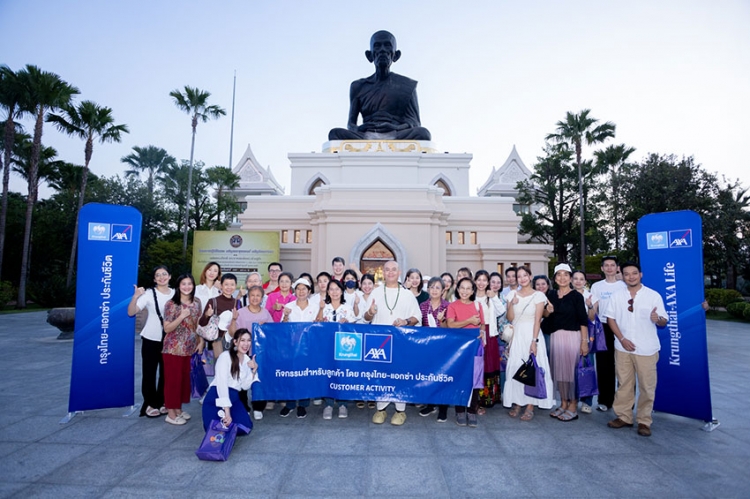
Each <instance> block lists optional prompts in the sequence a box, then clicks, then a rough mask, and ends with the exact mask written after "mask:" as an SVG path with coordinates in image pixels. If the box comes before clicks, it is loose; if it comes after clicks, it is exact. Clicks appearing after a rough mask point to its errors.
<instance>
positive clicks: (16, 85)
mask: <svg viewBox="0 0 750 499" xmlns="http://www.w3.org/2000/svg"><path fill="white" fill-rule="evenodd" d="M24 104H25V101H24V85H23V80H22V74H21V72H20V71H19V73H16V72H15V71H13V70H11V69H10V68H9V67H8V66H6V65H5V64H2V65H0V109H2V110H3V111H4V112H5V113H6V119H5V127H4V134H3V161H2V163H0V169H2V170H3V200H2V208H1V209H0V274H2V268H3V254H4V252H3V249H4V248H5V225H6V224H7V220H8V184H9V183H10V163H11V154H12V152H13V143H14V140H15V139H14V137H15V134H16V128H19V129H20V128H21V127H20V125H18V124H17V123H16V121H15V120H18V119H21V118H23V116H24V114H26V111H27V110H26V109H25V107H24ZM3 165H4V167H3ZM0 280H2V279H0Z"/></svg>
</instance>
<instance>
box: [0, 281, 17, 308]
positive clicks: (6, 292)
mask: <svg viewBox="0 0 750 499" xmlns="http://www.w3.org/2000/svg"><path fill="white" fill-rule="evenodd" d="M15 297H16V288H14V287H13V284H11V283H10V282H9V281H3V282H0V310H2V309H3V308H4V307H5V306H6V305H7V304H8V302H9V301H11V300H13V299H15Z"/></svg>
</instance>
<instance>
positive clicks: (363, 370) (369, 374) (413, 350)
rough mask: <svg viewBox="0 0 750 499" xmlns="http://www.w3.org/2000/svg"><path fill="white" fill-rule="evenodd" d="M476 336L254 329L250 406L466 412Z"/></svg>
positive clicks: (317, 327) (364, 327)
mask: <svg viewBox="0 0 750 499" xmlns="http://www.w3.org/2000/svg"><path fill="white" fill-rule="evenodd" d="M479 341H480V340H479V339H478V338H477V333H476V330H473V331H472V330H468V329H442V328H422V327H414V328H412V327H395V326H375V325H370V324H340V323H331V322H313V323H279V324H273V323H268V324H262V325H260V324H255V325H253V353H254V354H255V355H256V361H257V363H258V378H259V380H260V383H255V384H253V388H252V390H253V400H300V399H308V398H320V397H330V398H335V399H340V400H367V401H399V402H407V403H416V404H447V405H459V406H460V405H463V406H465V405H467V404H468V402H469V398H470V396H471V390H472V384H473V374H474V357H475V355H476V353H477V349H478V347H479Z"/></svg>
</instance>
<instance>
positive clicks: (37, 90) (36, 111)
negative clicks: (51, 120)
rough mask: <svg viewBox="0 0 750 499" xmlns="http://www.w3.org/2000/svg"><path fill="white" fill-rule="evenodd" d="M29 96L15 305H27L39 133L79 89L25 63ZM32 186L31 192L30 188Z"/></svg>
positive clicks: (24, 79)
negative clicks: (30, 133) (30, 125)
mask: <svg viewBox="0 0 750 499" xmlns="http://www.w3.org/2000/svg"><path fill="white" fill-rule="evenodd" d="M20 73H21V78H22V81H23V83H24V87H25V95H26V96H27V98H28V101H27V102H26V105H27V108H28V109H30V112H31V113H32V114H33V115H34V140H33V142H32V146H31V159H30V162H29V180H28V183H29V189H30V190H29V195H28V197H27V199H26V222H25V225H24V234H23V250H22V254H21V277H20V279H19V283H18V305H17V306H18V308H26V280H27V278H28V269H27V266H28V259H29V244H30V243H31V218H32V215H33V213H34V201H35V200H36V197H37V193H36V187H35V186H36V185H37V176H38V175H39V157H40V153H41V150H42V132H43V131H44V118H45V117H46V116H47V114H48V113H50V112H53V111H55V110H57V109H61V108H63V107H64V106H67V105H69V104H70V100H71V99H72V98H73V96H74V95H76V94H79V93H80V92H79V91H78V89H77V88H76V87H74V86H72V85H70V84H68V83H67V82H65V81H64V80H63V79H62V78H60V77H59V76H58V75H56V74H55V73H51V72H49V71H42V70H41V69H39V68H38V67H37V66H34V65H31V64H27V65H26V68H25V69H24V70H21V71H20ZM32 189H33V191H32Z"/></svg>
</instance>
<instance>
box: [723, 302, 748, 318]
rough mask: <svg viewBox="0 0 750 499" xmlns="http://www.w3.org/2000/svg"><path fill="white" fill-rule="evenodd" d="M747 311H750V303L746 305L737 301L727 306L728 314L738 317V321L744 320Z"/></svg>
mask: <svg viewBox="0 0 750 499" xmlns="http://www.w3.org/2000/svg"><path fill="white" fill-rule="evenodd" d="M746 310H750V303H745V302H744V301H737V302H734V303H730V304H729V305H727V312H728V313H729V315H731V316H732V317H737V318H738V319H742V318H743V314H744V313H745V311H746Z"/></svg>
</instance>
